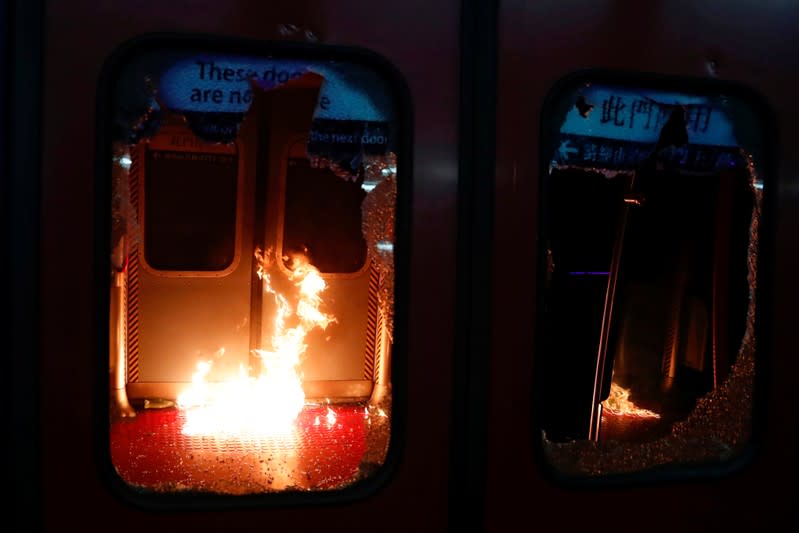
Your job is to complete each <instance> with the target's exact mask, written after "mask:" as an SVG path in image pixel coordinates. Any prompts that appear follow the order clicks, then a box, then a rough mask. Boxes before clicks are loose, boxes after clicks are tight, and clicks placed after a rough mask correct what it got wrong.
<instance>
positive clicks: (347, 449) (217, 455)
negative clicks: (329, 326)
mask: <svg viewBox="0 0 799 533" xmlns="http://www.w3.org/2000/svg"><path fill="white" fill-rule="evenodd" d="M330 409H332V411H333V412H334V413H335V417H336V420H335V422H334V423H332V424H329V423H328V421H327V414H328V407H327V406H307V407H306V408H305V409H304V410H303V411H302V413H300V416H299V417H298V420H297V423H296V431H295V434H294V436H293V437H280V438H264V437H225V438H221V437H204V436H203V437H200V436H185V435H183V434H181V427H182V424H183V415H182V412H181V411H179V410H178V409H176V408H168V409H149V410H142V411H140V412H139V413H138V416H137V417H136V418H134V419H130V420H124V421H120V422H115V423H113V424H112V425H111V458H112V461H113V464H114V466H115V467H116V469H117V472H118V473H119V475H120V476H121V477H122V479H123V480H125V481H126V482H127V483H128V484H130V485H132V486H134V487H138V488H142V489H150V490H155V491H164V492H171V491H182V490H192V491H202V492H213V493H224V494H253V493H263V492H275V491H282V490H324V489H332V488H338V487H342V486H346V485H348V484H349V483H351V482H353V481H355V480H356V479H358V478H359V475H360V471H361V470H362V468H361V462H362V459H363V458H364V455H365V452H366V447H367V430H368V426H369V420H368V418H367V417H366V416H365V410H364V407H363V406H351V405H347V406H331V407H330ZM367 466H368V465H367Z"/></svg>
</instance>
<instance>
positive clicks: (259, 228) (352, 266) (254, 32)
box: [29, 2, 459, 531]
mask: <svg viewBox="0 0 799 533" xmlns="http://www.w3.org/2000/svg"><path fill="white" fill-rule="evenodd" d="M256 4H257V5H256ZM41 7H42V13H43V19H42V21H41V22H42V25H43V26H42V27H43V31H44V32H45V33H46V34H47V39H46V40H45V41H44V42H46V43H48V44H46V45H45V48H44V49H43V62H44V64H45V65H46V66H45V67H44V69H43V71H42V72H43V76H44V78H45V81H44V83H43V84H42V87H43V89H42V90H43V91H44V92H43V100H44V101H45V102H46V103H45V104H44V107H45V108H47V109H49V110H52V112H50V111H48V112H46V113H45V115H44V116H43V122H42V146H41V154H42V157H41V160H42V175H41V181H40V183H41V195H42V196H41V199H42V202H41V224H42V226H41V227H42V241H41V242H42V246H43V249H42V257H44V256H48V257H64V258H65V257H67V256H69V257H72V258H74V262H70V263H69V266H65V265H66V263H65V262H63V261H60V263H62V267H59V268H57V269H56V268H53V267H54V266H55V265H54V264H51V263H45V262H42V263H41V266H42V268H41V278H40V284H39V286H40V287H41V291H42V294H47V297H46V298H43V299H42V301H41V306H40V309H41V314H40V318H41V319H40V322H39V333H40V334H41V336H40V338H41V344H40V348H39V360H40V363H41V364H40V367H39V368H40V371H41V376H40V381H41V388H40V390H39V394H38V395H37V398H38V404H39V406H40V411H41V420H42V426H41V430H40V431H39V432H38V433H37V434H36V437H37V438H36V442H38V448H39V451H40V460H39V461H35V465H34V466H36V467H37V468H39V467H40V468H41V473H42V474H41V477H42V483H41V486H40V491H39V494H38V495H34V496H32V498H31V500H30V501H31V502H32V503H33V507H34V508H36V509H37V510H38V511H37V513H34V515H35V516H41V517H42V518H41V521H42V524H41V525H42V526H43V527H44V529H53V528H62V527H70V526H69V524H73V525H74V524H78V523H82V522H85V517H86V516H87V515H86V513H87V510H86V508H85V502H86V501H87V496H89V495H90V498H89V499H91V500H92V501H94V502H95V503H94V504H93V506H92V508H93V510H92V511H91V512H92V513H93V518H92V520H95V521H96V522H97V523H101V522H102V523H107V524H115V526H114V527H117V528H121V529H123V530H125V529H127V530H140V529H142V528H146V529H156V530H157V529H159V528H162V527H163V528H168V529H173V528H174V527H179V528H183V527H186V528H192V529H196V530H198V531H202V530H216V529H218V528H219V527H220V525H221V524H224V525H225V527H227V528H231V529H249V528H252V527H260V526H261V525H263V523H266V522H268V523H269V524H271V526H272V527H279V528H296V529H298V530H306V529H310V528H315V527H326V526H329V525H330V524H331V523H337V524H340V523H347V524H349V526H348V527H354V528H355V529H356V530H357V529H363V530H369V529H373V528H374V527H375V524H380V525H381V526H380V527H388V528H394V529H403V528H406V527H408V523H409V522H413V523H418V525H419V527H422V528H430V529H434V530H441V529H443V528H445V527H446V522H447V498H448V487H449V481H448V479H449V464H448V461H447V456H448V453H449V446H450V441H449V437H448V429H447V428H448V427H449V425H450V422H451V411H450V406H451V398H452V392H453V390H452V383H451V373H452V361H453V360H452V353H453V344H454V335H455V333H454V322H455V318H454V314H453V308H454V306H453V304H454V294H455V288H454V284H455V268H456V263H455V243H456V240H457V239H456V238H455V228H456V226H455V220H456V215H455V213H456V183H457V180H456V175H457V168H458V165H457V158H456V155H457V136H456V130H457V124H458V122H457V99H456V98H453V97H452V95H457V94H458V76H457V61H458V49H459V44H458V35H459V34H458V16H457V12H458V6H457V3H448V4H437V5H435V6H427V7H421V8H420V7H419V6H393V7H392V6H387V5H368V6H364V5H361V4H358V5H356V3H353V4H352V5H344V4H341V3H336V4H335V5H333V4H332V3H331V4H330V5H322V4H318V3H299V4H297V3H281V4H270V5H269V6H262V5H261V4H258V3H248V2H245V3H243V4H237V5H235V6H230V5H228V4H218V5H212V4H208V3H203V4H202V6H201V7H202V9H195V8H193V7H186V6H171V5H166V4H163V3H157V2H156V3H151V4H144V5H137V6H136V7H135V8H134V7H131V6H129V8H123V9H119V10H117V9H112V10H109V9H108V8H107V7H104V6H102V5H101V4H100V3H96V4H85V5H82V6H79V7H75V6H74V5H68V4H66V3H64V4H61V3H59V2H44V3H43V4H42V6H41ZM411 26H412V27H414V28H415V29H416V34H415V38H414V39H413V40H408V39H407V38H406V37H407V34H406V28H407V27H411ZM122 28H124V29H122ZM152 34H157V35H152ZM148 35H150V37H148ZM425 35H426V37H424V36H425ZM431 49H435V50H437V51H438V53H437V54H436V55H434V56H432V57H429V58H427V59H426V60H425V61H424V63H420V62H419V57H420V54H419V52H420V50H431ZM109 61H110V62H109ZM137 61H138V63H137ZM104 65H105V66H108V65H116V66H110V67H108V68H109V69H110V71H112V72H110V73H109V70H106V71H104V70H103V68H105V67H104ZM342 66H343V67H342ZM284 67H286V68H284ZM289 67H290V68H289ZM338 67H342V68H338ZM247 69H251V70H253V71H254V72H253V73H248V72H247ZM287 69H288V70H287ZM431 69H432V70H431ZM284 71H285V72H286V73H287V75H286V76H284V75H283V74H284ZM364 72H365V73H366V74H365V76H366V78H369V77H370V76H371V79H378V80H379V83H378V84H377V90H375V85H369V82H364V81H363V80H364V74H363V73H364ZM79 73H80V74H79ZM296 73H299V74H297V75H296V76H295V75H294V74H296ZM250 74H255V75H250ZM66 78H69V80H70V81H69V82H68V83H64V84H62V83H60V82H59V83H55V84H53V83H52V82H53V81H55V80H56V79H58V80H62V81H66ZM101 80H105V81H103V82H101ZM431 81H432V82H433V83H431ZM253 83H255V85H252V84H253ZM364 83H366V85H364ZM56 86H58V87H60V88H59V89H58V90H53V91H48V89H47V88H48V87H51V88H53V89H54V88H55V87H56ZM250 99H251V100H250ZM248 100H249V101H248ZM245 104H247V105H245ZM250 104H251V105H250ZM386 104H388V107H386ZM337 106H338V107H337ZM386 109H388V111H389V112H390V113H392V115H391V116H390V117H381V116H376V115H375V113H379V112H382V111H384V110H386ZM248 110H249V111H248ZM364 113H366V115H364ZM392 154H393V155H392ZM67 160H68V161H69V163H67ZM95 164H96V167H95V166H94V165H95ZM95 171H96V172H95ZM411 185H413V186H411ZM29 200H30V201H31V202H32V201H33V200H32V199H30V198H29ZM92 213H94V214H95V215H96V216H93V215H92ZM394 217H396V218H394ZM59 235H60V236H59ZM67 235H69V237H67ZM411 243H412V244H411ZM61 246H67V247H68V249H67V248H63V249H62V248H61ZM311 267H313V268H311ZM109 270H110V272H109ZM306 274H307V276H306ZM109 276H110V279H109ZM300 276H303V277H302V279H300ZM306 281H307V283H306ZM411 284H412V285H413V287H414V289H413V291H414V293H415V296H413V297H411V295H410V292H409V290H410V287H411ZM101 285H102V286H103V288H102V289H99V287H100V286H101ZM92 287H94V289H97V291H96V292H93V291H94V289H92ZM306 289H308V290H310V291H312V292H313V291H316V292H314V293H313V294H311V296H309V297H306V296H303V295H302V294H301V293H303V291H305V290H306ZM401 294H402V295H404V296H399V295H401ZM284 305H288V307H289V309H288V311H286V313H287V314H285V315H284V314H282V313H283V312H284V310H285V307H284ZM411 307H413V308H411ZM289 314H290V316H288V315H289ZM281 317H283V318H285V321H284V322H283V321H282V319H281ZM306 317H308V319H311V318H312V319H314V320H316V321H317V322H316V324H318V325H315V326H314V327H313V328H308V329H311V330H312V331H310V332H309V333H308V334H307V335H305V337H304V338H303V339H298V338H297V337H295V336H294V333H295V332H296V328H297V327H299V326H304V322H305V320H306ZM281 331H282V333H283V334H281ZM56 339H60V340H59V341H57V342H56ZM278 340H281V341H283V340H285V341H286V342H289V343H290V342H295V341H302V342H299V344H302V346H303V347H302V349H304V350H305V352H304V354H305V355H304V356H301V357H300V358H299V361H297V362H296V363H297V364H294V361H293V362H291V363H289V364H283V362H282V360H281V358H280V357H279V355H280V354H281V353H282V349H281V348H280V347H279V346H278V343H277V341H278ZM294 353H295V354H296V351H295V352H294ZM98 354H101V355H100V357H99V359H98V357H97V356H98ZM106 355H107V357H106ZM98 365H100V366H98ZM289 369H290V371H291V372H290V373H291V374H292V375H293V376H295V377H296V376H300V379H299V380H298V381H297V380H291V381H290V382H289V383H291V384H293V385H292V387H290V388H292V390H293V393H299V394H300V395H302V397H303V399H302V400H301V403H300V404H299V405H300V410H301V411H302V410H304V412H305V414H303V415H300V418H301V419H300V420H299V421H298V424H299V425H298V426H297V427H295V428H294V429H295V430H296V431H298V432H299V433H296V432H295V433H289V434H280V435H275V434H270V435H269V436H268V437H265V436H264V435H259V434H258V430H254V433H255V436H253V435H252V434H250V436H249V437H246V438H244V437H241V438H240V436H237V437H236V438H235V439H233V440H231V439H230V438H229V437H230V432H231V430H235V429H237V428H238V429H241V426H240V421H239V420H237V414H240V413H241V412H242V411H241V410H222V411H220V412H216V413H214V412H213V409H212V410H211V412H209V411H208V410H207V409H206V410H205V411H203V409H204V408H207V407H209V406H210V405H213V402H212V401H210V400H212V399H213V398H215V397H216V396H217V394H218V393H219V392H220V391H224V390H227V391H228V392H230V393H231V394H232V396H233V397H238V396H241V395H242V394H243V395H244V396H247V394H249V392H250V385H251V384H252V383H253V382H254V381H258V378H264V379H270V377H275V376H277V375H280V374H281V372H282V371H283V370H289ZM240 378H241V381H239V379H240ZM279 381H281V383H283V384H285V383H287V381H286V380H283V379H281V380H279ZM231 383H232V384H231ZM297 384H299V388H298V387H297ZM95 385H98V386H97V387H95ZM411 391H413V392H411ZM293 393H292V392H287V393H286V395H282V396H281V400H280V401H271V402H270V403H271V404H272V405H279V406H280V407H281V408H290V405H289V404H293V405H295V406H296V405H297V403H296V402H294V398H296V396H292V394H293ZM46 398H70V400H69V402H70V403H71V407H70V408H69V409H66V410H64V411H61V410H60V409H59V408H58V405H64V403H63V402H57V403H52V402H49V401H46V400H45V399H46ZM198 399H199V400H198ZM56 411H59V412H60V413H57V412H56ZM256 411H258V410H256ZM193 414H201V415H203V416H202V417H200V418H194V416H193ZM215 414H216V415H219V416H215V417H214V416H212V417H211V420H212V428H215V429H213V430H212V433H213V434H210V433H209V430H208V426H207V423H208V420H209V418H208V416H205V415H215ZM267 415H268V413H265V412H264V411H263V410H260V411H258V412H256V413H255V417H256V418H258V417H261V419H263V418H264V416H266V418H267V419H269V416H267ZM295 420H296V418H295ZM389 420H390V427H389V426H387V425H386V423H387V421H389ZM187 422H188V427H190V428H193V429H191V430H190V431H188V432H184V431H182V430H181V429H180V428H181V427H182V428H183V429H186V427H187V424H186V423H187ZM194 422H197V424H194ZM176 424H180V426H178V425H176ZM214 424H215V425H214ZM103 426H105V429H103ZM370 427H371V429H370ZM381 427H382V428H383V430H385V431H382V432H381V430H380V428H381ZM250 429H253V428H250ZM374 430H377V432H375V431H374ZM234 432H235V431H234ZM250 433H253V432H252V431H251V432H250ZM267 433H269V431H267ZM298 434H299V438H300V440H299V441H298V440H297V438H298V437H297V436H298ZM98 435H99V436H100V437H99V438H98ZM102 435H105V436H104V437H103V436H102ZM264 438H267V439H271V444H265V443H264V441H263V439H264ZM248 439H249V440H248ZM303 439H305V440H303ZM308 439H310V440H308ZM374 439H377V440H376V441H374ZM234 440H235V442H234ZM311 441H313V443H311ZM370 442H371V444H369V443H370ZM187 443H188V447H187V446H186V445H187ZM373 444H374V445H376V446H372V445H373ZM369 446H372V447H371V448H370V447H369ZM189 448H190V449H189ZM368 450H375V453H367V452H368ZM220 451H221V452H224V453H222V454H221V455H220ZM309 451H310V452H311V455H312V456H313V457H310V456H309V455H308V452H309ZM184 452H185V453H184ZM228 452H230V453H233V455H229V454H228ZM226 454H227V455H226ZM281 454H282V455H281ZM65 457H70V458H71V459H70V460H66V461H65V460H64V458H65ZM98 461H99V463H98ZM97 464H101V465H103V464H104V465H105V467H103V468H101V469H100V471H99V472H98V471H97V470H96V469H95V466H96V465H97ZM32 468H33V466H32ZM281 476H282V477H281ZM342 476H343V477H342ZM255 478H257V480H256V481H255V482H254V483H249V482H247V481H246V480H247V479H250V480H251V481H252V480H253V479H255ZM422 478H424V479H425V483H422V484H420V483H419V481H418V480H419V479H422ZM243 480H244V483H242V481H243ZM342 481H343V483H342ZM78 486H79V487H80V488H79V489H77V487H78ZM65 487H71V488H70V489H68V490H64V488H65ZM72 489H77V490H72ZM408 499H414V500H415V501H417V511H418V512H417V513H415V514H414V516H413V517H410V516H408V515H407V513H406V512H405V511H404V509H405V502H406V501H407V500H408ZM338 504H342V505H338ZM221 508H225V511H221V510H220V509H221ZM154 509H167V510H169V509H171V511H172V512H168V513H166V514H161V513H154V512H153V510H154ZM202 510H205V512H203V511H202ZM395 514H396V516H399V517H402V518H400V519H397V520H395V519H393V518H392V516H394V515H395Z"/></svg>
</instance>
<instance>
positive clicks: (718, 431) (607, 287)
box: [535, 80, 768, 479]
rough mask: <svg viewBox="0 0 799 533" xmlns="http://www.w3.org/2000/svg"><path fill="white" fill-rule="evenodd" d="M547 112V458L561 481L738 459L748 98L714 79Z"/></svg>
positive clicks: (749, 323) (746, 357) (752, 289)
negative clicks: (713, 85)
mask: <svg viewBox="0 0 799 533" xmlns="http://www.w3.org/2000/svg"><path fill="white" fill-rule="evenodd" d="M689 89H690V88H689ZM747 94H748V93H747ZM551 102H552V103H551V106H550V107H549V108H548V109H547V112H546V114H545V116H544V124H545V128H546V131H547V135H546V138H545V139H544V146H545V150H546V156H545V157H547V161H548V162H549V163H548V169H547V172H546V175H545V177H544V178H543V179H544V186H543V195H542V200H541V209H542V212H543V214H544V217H545V218H544V224H543V225H542V229H541V237H542V238H541V243H542V246H543V247H544V248H543V249H542V250H541V252H540V253H541V254H542V257H544V258H546V261H545V266H544V268H543V269H542V270H543V272H542V283H543V290H544V297H543V300H542V302H543V303H542V307H541V309H540V316H541V322H540V332H541V333H540V334H541V339H542V340H541V344H540V347H539V350H538V353H536V355H535V358H536V368H537V373H538V374H537V378H538V379H537V389H536V392H537V400H536V413H537V418H536V420H537V422H536V424H537V426H538V427H537V428H536V429H537V430H538V432H539V434H540V438H541V441H540V444H541V447H542V449H543V452H544V455H543V456H544V457H545V458H546V461H547V462H548V464H549V466H550V467H552V468H553V469H554V471H555V472H557V473H558V474H559V475H561V476H565V477H566V478H569V479H589V478H596V477H598V476H606V475H619V474H638V473H662V472H685V473H687V472H693V470H692V469H696V467H701V466H707V465H711V466H718V465H730V464H736V460H737V459H739V458H741V457H742V456H743V455H744V452H745V451H746V449H747V447H748V446H749V444H750V443H751V440H752V435H753V417H754V412H753V403H752V401H753V400H752V398H753V388H754V386H753V384H754V379H755V369H756V367H757V362H758V361H759V360H760V358H761V357H762V354H760V353H758V351H757V349H756V348H757V342H756V341H757V338H756V337H757V336H756V328H755V326H756V324H757V320H758V317H759V313H758V307H757V302H756V298H755V296H756V294H757V292H756V289H757V286H758V265H759V263H760V262H759V260H758V259H759V257H760V255H759V252H760V247H759V227H760V219H761V215H762V212H761V211H762V194H763V190H764V181H765V176H764V170H763V165H764V164H765V161H764V159H765V154H766V153H767V150H768V146H767V141H766V139H765V128H764V126H763V119H762V117H761V116H760V115H759V109H761V107H760V104H759V102H754V103H753V102H752V101H751V100H750V99H748V96H747V97H743V96H741V95H740V94H739V93H738V92H737V91H736V90H735V89H734V88H730V87H728V86H726V85H725V86H724V87H723V88H720V89H719V91H718V92H706V91H705V92H691V91H690V90H686V89H685V87H683V86H675V87H672V86H671V85H669V86H668V87H663V86H659V85H657V84H653V85H651V86H647V85H642V86H638V85H634V84H633V85H626V84H620V83H602V82H601V80H584V81H583V82H579V83H576V84H574V85H572V86H571V87H569V88H568V89H566V90H564V91H562V92H560V93H558V94H556V95H555V96H554V97H553V100H552V101H551Z"/></svg>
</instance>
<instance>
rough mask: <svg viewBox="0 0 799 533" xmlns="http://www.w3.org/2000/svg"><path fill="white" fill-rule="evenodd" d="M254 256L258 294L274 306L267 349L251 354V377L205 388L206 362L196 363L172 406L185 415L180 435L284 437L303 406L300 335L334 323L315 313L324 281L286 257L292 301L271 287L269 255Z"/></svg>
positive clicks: (301, 261) (302, 261)
mask: <svg viewBox="0 0 799 533" xmlns="http://www.w3.org/2000/svg"><path fill="white" fill-rule="evenodd" d="M255 257H256V259H257V273H258V277H259V279H260V280H261V282H262V284H263V291H264V293H265V294H266V293H268V294H270V295H272V297H273V298H274V300H275V305H276V311H275V317H274V329H273V334H272V336H271V339H270V342H269V343H268V344H269V349H263V350H254V353H255V354H256V355H257V356H258V358H259V359H260V360H261V372H260V374H259V375H258V376H252V375H250V373H249V372H248V371H247V369H245V368H244V367H243V366H242V367H240V368H239V375H238V377H237V378H236V379H233V380H229V381H226V382H223V383H220V384H215V385H217V386H215V387H211V386H209V384H208V383H207V382H206V379H205V378H206V376H207V375H208V373H209V371H210V369H211V363H210V362H206V361H201V362H200V363H198V365H197V371H196V372H195V374H194V376H193V377H192V384H191V386H190V387H189V389H187V390H186V391H185V392H183V393H182V394H181V395H180V396H179V397H178V407H179V408H180V409H183V410H184V411H185V416H186V423H185V424H184V426H183V433H184V434H187V435H255V436H276V435H287V434H290V433H291V432H292V431H293V429H294V422H295V420H296V418H297V415H299V413H300V411H302V409H303V407H304V405H305V392H304V391H303V388H302V376H301V374H300V371H299V367H300V362H301V360H302V356H303V355H304V354H305V351H306V349H307V345H306V344H305V336H306V335H307V334H308V333H309V332H310V331H311V330H313V329H314V328H317V327H319V328H322V329H323V330H324V329H326V328H327V326H328V325H330V324H331V323H332V322H335V317H333V316H331V315H329V314H326V313H324V312H322V311H321V310H320V307H321V305H322V297H321V293H322V292H323V291H324V290H325V288H326V284H325V281H324V279H322V277H321V276H320V274H319V271H318V270H317V269H316V268H315V267H314V266H312V265H311V264H310V263H309V262H308V260H307V259H306V258H305V257H303V256H294V257H292V266H291V269H290V272H289V273H288V275H287V279H288V280H289V282H290V283H291V285H293V286H294V287H295V288H296V296H295V297H294V298H291V299H290V298H289V297H288V296H286V295H285V294H283V293H281V292H280V291H278V290H276V289H275V288H274V286H273V283H272V279H271V276H270V274H269V271H270V267H271V264H272V260H271V253H270V252H266V253H262V252H261V251H260V250H256V252H255ZM292 304H293V305H292ZM290 324H291V325H290Z"/></svg>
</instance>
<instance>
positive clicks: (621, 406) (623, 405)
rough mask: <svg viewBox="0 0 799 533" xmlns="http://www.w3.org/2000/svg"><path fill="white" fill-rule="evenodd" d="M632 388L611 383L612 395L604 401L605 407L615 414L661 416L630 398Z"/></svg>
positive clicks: (641, 416)
mask: <svg viewBox="0 0 799 533" xmlns="http://www.w3.org/2000/svg"><path fill="white" fill-rule="evenodd" d="M629 396H630V389H625V388H624V387H621V386H620V385H618V384H616V383H611V384H610V395H609V396H608V399H607V400H605V401H604V402H602V407H603V409H605V410H607V411H609V412H610V413H612V414H614V415H625V416H637V417H640V418H660V415H659V414H657V413H656V412H654V411H650V410H648V409H642V408H640V407H638V406H637V405H635V404H634V403H633V402H631V401H630V400H629Z"/></svg>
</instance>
